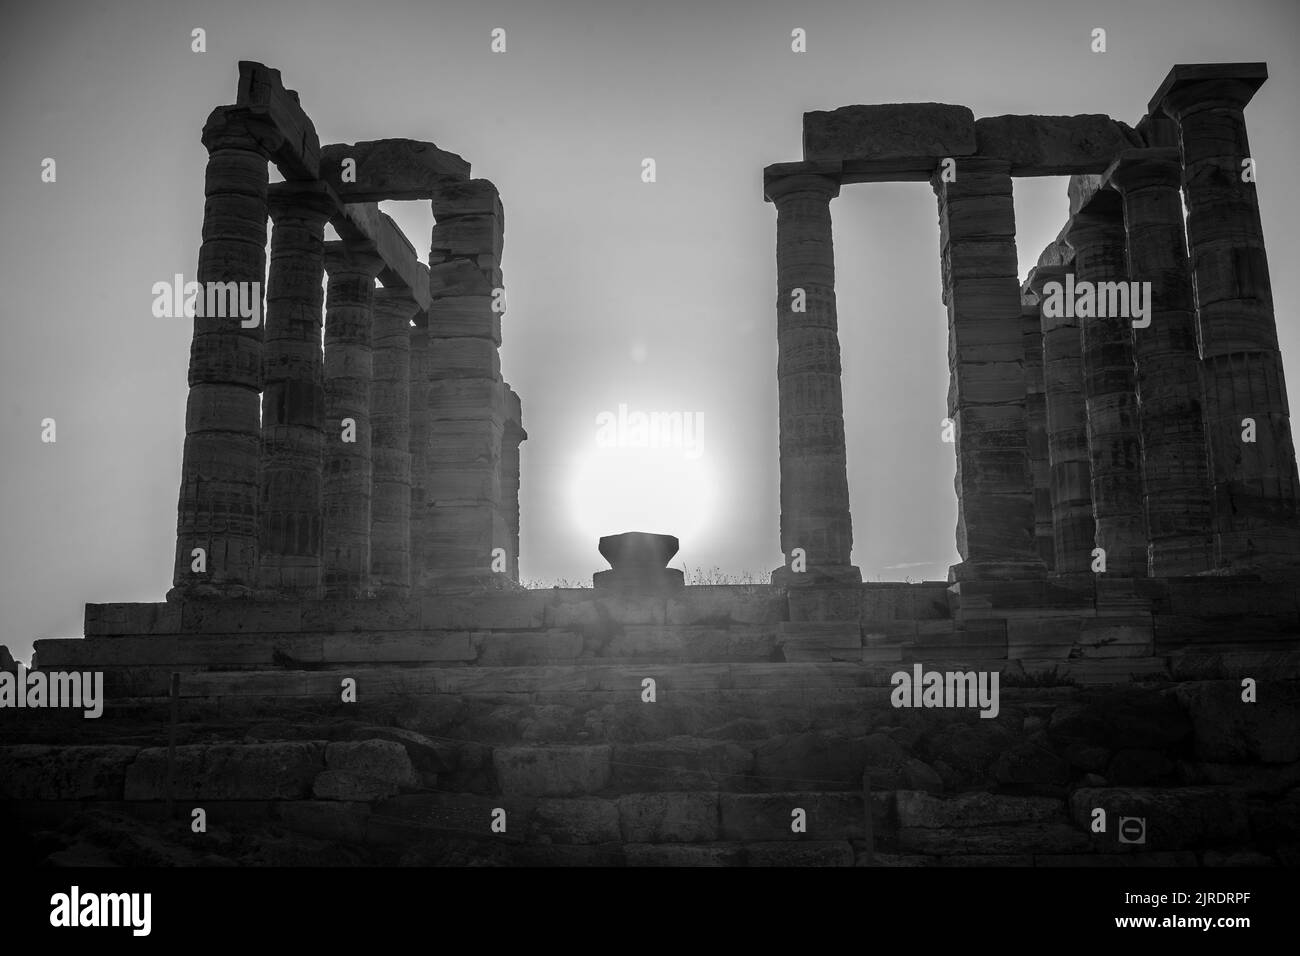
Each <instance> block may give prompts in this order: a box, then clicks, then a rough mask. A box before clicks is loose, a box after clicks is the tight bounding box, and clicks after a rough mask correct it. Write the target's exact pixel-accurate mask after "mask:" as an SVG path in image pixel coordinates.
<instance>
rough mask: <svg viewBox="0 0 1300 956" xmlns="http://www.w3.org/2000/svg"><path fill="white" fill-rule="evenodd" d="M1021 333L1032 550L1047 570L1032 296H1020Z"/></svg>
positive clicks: (1038, 348)
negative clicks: (1032, 518) (1023, 352)
mask: <svg viewBox="0 0 1300 956" xmlns="http://www.w3.org/2000/svg"><path fill="white" fill-rule="evenodd" d="M1021 296H1022V299H1024V300H1026V301H1027V303H1028V304H1024V303H1023V302H1022V310H1021V330H1022V333H1023V336H1024V343H1025V428H1026V436H1025V442H1026V447H1027V450H1028V454H1029V474H1030V478H1031V479H1032V481H1033V485H1034V546H1035V548H1036V549H1037V551H1038V556H1039V557H1040V558H1041V559H1042V560H1043V563H1044V564H1045V565H1046V566H1047V569H1048V570H1049V571H1050V570H1052V567H1053V565H1054V564H1055V562H1056V546H1055V543H1054V542H1055V537H1054V535H1053V533H1052V479H1051V464H1050V457H1049V454H1048V449H1047V394H1046V391H1045V388H1046V386H1045V385H1044V383H1043V330H1042V322H1041V320H1040V318H1039V314H1038V313H1039V309H1038V306H1037V305H1036V304H1034V298H1033V296H1032V295H1029V296H1027V297H1026V296H1025V294H1024V290H1022V292H1021Z"/></svg>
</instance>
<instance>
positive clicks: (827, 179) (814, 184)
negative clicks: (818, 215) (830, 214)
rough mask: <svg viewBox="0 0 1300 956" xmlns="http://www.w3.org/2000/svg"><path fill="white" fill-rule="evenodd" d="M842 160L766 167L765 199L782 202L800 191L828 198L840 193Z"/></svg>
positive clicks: (764, 176) (827, 199) (764, 179)
mask: <svg viewBox="0 0 1300 956" xmlns="http://www.w3.org/2000/svg"><path fill="white" fill-rule="evenodd" d="M842 168H843V164H842V163H835V162H813V163H775V164H773V165H771V166H768V167H767V168H766V169H764V170H763V199H764V200H765V201H767V202H772V203H774V202H778V201H779V200H782V199H784V198H786V197H787V196H793V195H795V194H797V193H815V194H817V195H821V196H825V197H826V201H827V202H829V201H830V200H832V199H834V198H835V197H836V196H838V195H839V194H840V173H841V170H842Z"/></svg>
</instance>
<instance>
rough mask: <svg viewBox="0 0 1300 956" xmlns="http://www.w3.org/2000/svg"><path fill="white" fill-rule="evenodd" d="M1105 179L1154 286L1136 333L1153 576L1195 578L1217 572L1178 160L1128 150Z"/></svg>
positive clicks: (1137, 270)
mask: <svg viewBox="0 0 1300 956" xmlns="http://www.w3.org/2000/svg"><path fill="white" fill-rule="evenodd" d="M1107 176H1108V178H1109V181H1110V184H1111V185H1112V186H1113V187H1114V188H1116V189H1117V190H1119V192H1120V193H1121V195H1122V196H1123V202H1124V228H1125V232H1126V234H1127V244H1128V275H1129V279H1130V281H1132V282H1136V283H1148V282H1149V283H1150V295H1149V297H1147V302H1148V306H1149V307H1150V310H1151V311H1150V316H1149V319H1150V325H1149V326H1147V327H1146V328H1134V329H1133V330H1132V333H1133V352H1134V356H1135V358H1136V368H1137V392H1138V402H1139V405H1138V415H1139V428H1140V429H1141V436H1142V475H1143V494H1144V496H1145V510H1146V515H1147V533H1148V535H1149V538H1150V543H1149V545H1148V548H1149V551H1148V553H1149V555H1150V561H1149V566H1150V571H1151V575H1152V576H1153V577H1168V576H1170V575H1179V574H1196V573H1197V572H1200V571H1208V570H1210V569H1211V568H1213V567H1214V555H1213V550H1212V539H1211V518H1212V515H1211V507H1212V501H1211V494H1210V489H1211V484H1210V471H1209V467H1210V466H1209V454H1208V449H1207V445H1206V438H1205V418H1204V415H1205V410H1204V407H1203V405H1202V393H1201V372H1200V359H1199V358H1198V356H1197V349H1196V313H1195V311H1194V305H1193V300H1192V280H1191V275H1190V273H1189V271H1188V263H1187V247H1186V244H1185V242H1184V239H1183V212H1182V199H1181V196H1180V193H1179V188H1178V187H1179V178H1180V173H1179V164H1178V157H1177V154H1176V153H1174V152H1172V151H1171V150H1167V149H1140V150H1125V151H1124V152H1123V153H1121V154H1120V157H1119V158H1118V159H1117V160H1116V161H1115V163H1113V164H1112V165H1111V168H1110V170H1109V171H1108V173H1107ZM1142 288H1145V286H1143V287H1142ZM1144 321H1145V320H1144Z"/></svg>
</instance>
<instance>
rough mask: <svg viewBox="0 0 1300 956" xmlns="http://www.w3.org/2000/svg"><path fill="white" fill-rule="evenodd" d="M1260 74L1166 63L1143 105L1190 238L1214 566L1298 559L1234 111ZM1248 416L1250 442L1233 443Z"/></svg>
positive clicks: (1291, 476)
mask: <svg viewBox="0 0 1300 956" xmlns="http://www.w3.org/2000/svg"><path fill="white" fill-rule="evenodd" d="M1267 77H1268V71H1267V69H1266V67H1265V65H1264V64H1262V63H1230V64H1194V65H1180V66H1176V67H1174V69H1173V70H1171V71H1170V73H1169V75H1168V77H1166V79H1165V81H1164V83H1163V84H1162V86H1161V87H1160V90H1159V91H1158V92H1157V93H1156V96H1155V97H1154V98H1153V99H1152V104H1151V106H1152V112H1153V113H1155V112H1157V111H1162V112H1163V113H1164V114H1166V115H1168V116H1170V117H1172V118H1173V119H1174V120H1176V121H1177V123H1178V127H1179V131H1180V137H1179V141H1180V143H1181V147H1182V154H1181V158H1182V182H1181V185H1182V186H1183V193H1184V196H1185V197H1186V203H1187V242H1188V244H1189V246H1190V259H1191V268H1192V273H1193V276H1194V279H1195V283H1196V311H1197V321H1198V323H1199V331H1200V341H1201V355H1202V358H1203V362H1204V369H1205V400H1206V427H1207V432H1208V435H1209V439H1210V453H1211V463H1212V467H1213V469H1214V472H1213V474H1214V511H1215V526H1214V546H1215V551H1216V555H1217V560H1218V563H1219V564H1220V565H1223V566H1250V565H1257V564H1261V563H1263V564H1276V563H1279V562H1280V563H1295V562H1296V560H1297V559H1300V521H1298V520H1297V499H1298V498H1300V480H1298V479H1297V474H1296V462H1295V447H1294V442H1293V439H1292V434H1291V418H1290V407H1289V405H1288V403H1287V396H1286V382H1285V379H1284V376H1283V371H1282V359H1281V354H1280V353H1279V351H1278V347H1277V325H1276V320H1275V318H1274V313H1273V291H1272V283H1271V280H1270V278H1269V270H1268V255H1267V252H1266V250H1265V247H1264V234H1263V229H1262V226H1261V224H1260V218H1259V198H1258V196H1257V194H1256V192H1255V184H1254V182H1253V181H1251V182H1247V181H1245V178H1244V168H1243V163H1245V162H1246V161H1247V160H1248V159H1249V158H1250V157H1251V155H1252V154H1251V150H1250V143H1249V141H1248V139H1247V136H1246V119H1245V115H1244V113H1243V110H1244V109H1245V106H1246V104H1247V103H1248V102H1250V100H1251V98H1252V96H1253V95H1254V93H1255V91H1256V90H1258V89H1259V87H1260V86H1261V85H1262V84H1263V83H1264V81H1265V80H1266V79H1267ZM1247 418H1249V419H1253V421H1254V423H1255V432H1256V437H1255V441H1254V442H1245V441H1243V440H1242V431H1243V429H1244V427H1245V426H1244V425H1243V421H1244V420H1245V419H1247Z"/></svg>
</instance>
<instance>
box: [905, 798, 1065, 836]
mask: <svg viewBox="0 0 1300 956" xmlns="http://www.w3.org/2000/svg"><path fill="white" fill-rule="evenodd" d="M894 806H895V813H896V814H897V816H898V825H899V826H900V827H914V828H929V829H948V828H954V827H982V826H998V825H1004V824H1006V825H1009V824H1021V823H1025V824H1028V823H1048V822H1064V821H1065V819H1066V806H1065V802H1064V801H1062V800H1056V799H1053V798H1051V797H1021V796H1004V795H999V794H991V793H969V794H960V795H957V796H952V797H935V796H932V795H930V794H928V793H920V792H916V791H909V790H899V791H897V792H896V793H895V794H894Z"/></svg>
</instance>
